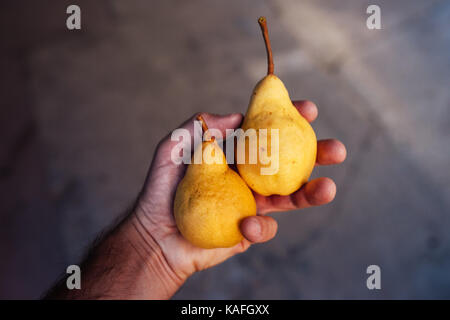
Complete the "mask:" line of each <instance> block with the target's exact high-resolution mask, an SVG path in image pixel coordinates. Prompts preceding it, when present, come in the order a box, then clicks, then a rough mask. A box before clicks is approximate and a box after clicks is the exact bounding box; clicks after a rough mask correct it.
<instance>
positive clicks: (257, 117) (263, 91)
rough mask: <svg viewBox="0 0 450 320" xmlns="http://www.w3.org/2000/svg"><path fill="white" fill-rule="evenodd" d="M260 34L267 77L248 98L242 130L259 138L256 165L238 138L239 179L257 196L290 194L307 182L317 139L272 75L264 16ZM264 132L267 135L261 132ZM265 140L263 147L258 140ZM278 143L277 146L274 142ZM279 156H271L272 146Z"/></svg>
mask: <svg viewBox="0 0 450 320" xmlns="http://www.w3.org/2000/svg"><path fill="white" fill-rule="evenodd" d="M258 22H259V24H260V26H261V30H262V31H263V36H264V40H265V44H266V51H267V57H268V74H267V76H266V77H264V78H263V79H262V80H261V81H259V82H258V84H257V85H256V87H255V89H254V91H253V95H252V97H251V99H250V103H249V107H248V110H247V114H246V115H245V118H244V121H243V124H242V129H243V130H244V131H246V130H248V129H255V130H256V134H257V137H258V138H257V139H258V150H257V151H258V157H257V162H256V163H250V161H249V150H250V149H249V145H250V143H248V138H247V140H245V141H243V140H242V139H246V138H245V136H241V137H240V138H239V139H240V142H241V143H246V144H247V145H246V148H245V156H246V157H245V163H239V161H238V162H237V168H238V170H239V174H240V175H241V177H242V178H243V179H244V180H245V182H247V184H248V185H249V187H250V188H252V189H253V190H254V191H256V192H257V193H259V194H262V195H265V196H269V195H272V194H278V195H289V194H291V193H293V192H295V191H296V190H297V189H299V188H300V187H301V186H302V185H303V184H304V183H306V182H307V181H308V179H309V176H310V175H311V172H312V170H313V168H314V165H315V162H316V153H317V139H316V135H315V133H314V130H313V129H312V127H311V125H310V124H309V123H308V121H306V120H305V118H303V117H302V116H301V115H300V114H299V112H298V111H297V109H296V108H295V107H294V105H293V104H292V102H291V99H290V97H289V93H288V91H287V89H286V87H285V86H284V84H283V82H282V81H281V80H280V79H279V78H278V77H277V76H275V75H274V74H273V69H274V67H273V58H272V50H271V47H270V41H269V36H268V31H267V23H266V19H265V18H264V17H261V18H259V19H258ZM261 129H267V134H266V133H264V132H263V131H261ZM271 129H278V139H274V138H273V134H272V131H271ZM262 138H263V139H267V151H266V150H264V148H266V146H264V145H262V143H261V140H260V139H262ZM277 141H278V143H277ZM275 144H276V146H277V147H278V154H277V155H272V154H270V152H269V151H270V150H276V148H275V149H271V148H272V147H273V146H275ZM261 151H266V152H268V154H269V156H270V157H271V161H270V162H269V163H267V161H266V162H264V161H261V156H260V155H261V153H260V152H261ZM269 167H272V168H277V171H276V172H275V173H273V174H262V172H263V171H262V170H261V169H263V168H269Z"/></svg>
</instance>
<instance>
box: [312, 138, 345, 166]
mask: <svg viewBox="0 0 450 320" xmlns="http://www.w3.org/2000/svg"><path fill="white" fill-rule="evenodd" d="M346 157H347V150H346V148H345V146H344V144H343V143H342V142H340V141H339V140H336V139H326V140H320V141H317V159H316V165H330V164H338V163H341V162H343V161H344V160H345V158H346Z"/></svg>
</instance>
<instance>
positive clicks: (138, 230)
mask: <svg viewBox="0 0 450 320" xmlns="http://www.w3.org/2000/svg"><path fill="white" fill-rule="evenodd" d="M125 224H127V226H126V228H129V230H127V231H126V232H127V234H128V238H129V241H130V243H131V245H132V248H133V249H134V251H135V252H136V254H137V256H138V257H140V259H141V260H142V266H143V267H144V269H145V274H146V280H145V281H146V282H147V283H148V286H149V287H148V298H150V299H169V298H170V297H172V296H173V295H174V294H175V292H176V291H177V290H178V289H179V288H180V287H181V285H182V284H183V283H184V282H185V281H186V277H183V276H180V275H179V274H177V273H176V272H174V270H173V268H172V266H171V265H170V264H169V262H168V261H167V259H166V257H165V255H164V252H163V251H162V249H161V247H160V245H159V244H158V242H157V241H156V240H155V238H154V236H153V235H152V234H151V233H150V231H149V230H148V228H146V226H145V225H144V224H143V223H142V220H141V218H140V217H139V216H138V215H137V214H136V213H132V214H131V215H130V216H129V217H128V218H127V220H126V222H125Z"/></svg>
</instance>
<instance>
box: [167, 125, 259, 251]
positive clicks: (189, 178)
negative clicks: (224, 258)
mask: <svg viewBox="0 0 450 320" xmlns="http://www.w3.org/2000/svg"><path fill="white" fill-rule="evenodd" d="M198 120H199V121H201V122H202V127H203V130H204V131H205V132H206V131H207V130H208V128H207V126H206V123H205V121H204V120H203V118H202V117H201V116H199V117H198ZM197 152H201V159H202V161H201V163H194V161H192V162H191V164H189V166H188V168H187V171H186V174H185V176H184V177H183V179H182V180H181V182H180V183H179V185H178V187H177V191H176V194H175V201H174V215H175V221H176V224H177V227H178V230H179V231H180V232H181V234H182V235H183V237H184V238H185V239H187V240H188V241H189V242H191V243H192V244H193V245H195V246H197V247H201V248H205V249H210V248H226V247H232V246H234V245H236V244H238V243H239V242H240V241H241V240H242V239H243V236H242V234H241V232H240V230H239V224H240V222H241V220H242V219H243V218H245V217H249V216H254V215H256V203H255V198H254V197H253V194H252V192H251V190H250V189H249V188H248V186H247V185H246V183H245V182H244V180H242V178H241V177H240V176H239V175H238V174H237V173H236V172H235V171H233V170H232V169H230V167H229V166H228V164H227V162H226V158H225V155H224V153H223V151H222V149H221V148H220V146H219V145H218V144H217V141H216V140H215V139H214V137H212V138H210V139H209V141H203V142H202V143H201V144H199V145H198V147H197V148H196V150H195V152H194V157H193V160H195V159H198V157H196V156H197V155H196V153H197Z"/></svg>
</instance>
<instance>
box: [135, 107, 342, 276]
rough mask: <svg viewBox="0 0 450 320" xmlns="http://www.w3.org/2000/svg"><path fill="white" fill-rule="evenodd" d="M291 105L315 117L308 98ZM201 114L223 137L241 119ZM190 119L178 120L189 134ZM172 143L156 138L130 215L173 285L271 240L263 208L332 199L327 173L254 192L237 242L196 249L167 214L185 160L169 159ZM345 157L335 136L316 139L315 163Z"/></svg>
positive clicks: (272, 230) (273, 225)
mask: <svg viewBox="0 0 450 320" xmlns="http://www.w3.org/2000/svg"><path fill="white" fill-rule="evenodd" d="M294 105H295V107H296V108H297V109H298V111H299V112H300V114H301V115H302V116H303V117H304V118H305V119H306V120H308V121H309V122H312V121H314V119H315V118H316V117H317V113H318V112H317V107H316V106H315V105H314V104H313V103H312V102H310V101H295V102H294ZM202 115H203V117H204V118H205V121H206V122H207V124H208V126H209V127H210V128H216V129H219V130H221V132H222V134H223V136H225V130H226V129H234V128H237V127H239V125H240V124H241V122H242V115H241V114H230V115H226V116H216V115H211V114H202ZM194 119H195V116H194V117H192V118H191V119H190V120H188V121H186V122H185V123H184V124H183V125H182V127H183V128H186V129H188V130H189V131H190V133H191V136H192V137H193V131H194V129H193V128H194V127H193V121H194ZM177 143H178V142H175V141H171V140H170V135H169V136H167V137H166V138H165V139H163V140H162V141H161V142H160V143H159V145H158V148H157V150H156V153H155V155H154V158H153V161H152V165H151V168H150V170H149V173H148V176H147V179H146V182H145V184H144V187H143V190H142V192H141V195H140V197H139V199H138V202H137V206H136V210H135V212H134V216H135V218H136V221H137V224H139V229H140V230H142V231H141V233H142V234H143V237H144V238H145V237H148V239H149V240H150V242H151V243H153V246H157V249H158V250H160V253H161V254H160V255H159V257H160V259H163V260H165V261H163V262H162V264H164V265H167V266H168V267H169V268H170V271H169V273H170V277H171V278H172V279H173V281H174V282H178V283H179V284H181V283H183V282H184V281H185V280H186V279H187V278H188V277H189V276H190V275H191V274H193V273H194V272H196V271H199V270H203V269H206V268H209V267H211V266H214V265H216V264H218V263H220V262H222V261H224V260H226V259H228V258H230V257H232V256H233V255H235V254H237V253H240V252H243V251H245V250H247V249H248V247H249V246H250V245H251V244H252V243H260V242H265V241H268V240H270V239H272V238H273V237H274V236H275V234H276V232H277V222H276V221H275V220H274V219H273V218H272V217H269V216H266V214H267V213H270V212H274V211H287V210H294V209H301V208H307V207H310V206H318V205H323V204H326V203H329V202H330V201H332V200H333V199H334V196H335V194H336V185H335V184H334V182H333V180H331V179H329V178H318V179H314V180H311V181H309V182H308V183H306V184H305V185H303V186H302V187H301V188H300V189H299V190H298V191H297V192H295V193H293V194H291V195H289V196H269V197H264V196H261V195H259V194H256V193H254V196H255V199H256V204H257V209H258V215H257V216H253V217H248V218H246V219H244V220H243V221H242V223H241V225H240V228H241V232H242V234H243V236H244V238H245V239H244V240H242V242H241V243H239V244H238V245H236V246H234V247H232V248H219V249H202V248H198V247H195V246H193V245H192V244H190V243H189V242H188V241H187V240H185V239H184V238H183V236H182V235H181V234H180V232H179V231H178V229H177V226H176V224H175V219H174V216H173V199H174V196H175V192H176V189H177V185H178V183H179V182H180V180H181V179H182V178H183V176H184V172H185V170H186V165H183V164H181V165H176V164H174V163H173V162H172V161H171V150H172V148H173V147H174V146H175V145H176V144H177ZM345 157H346V149H345V146H344V145H343V144H342V143H341V142H340V141H338V140H335V139H329V140H322V141H318V144H317V163H316V165H331V164H337V163H341V162H342V161H344V159H345Z"/></svg>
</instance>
